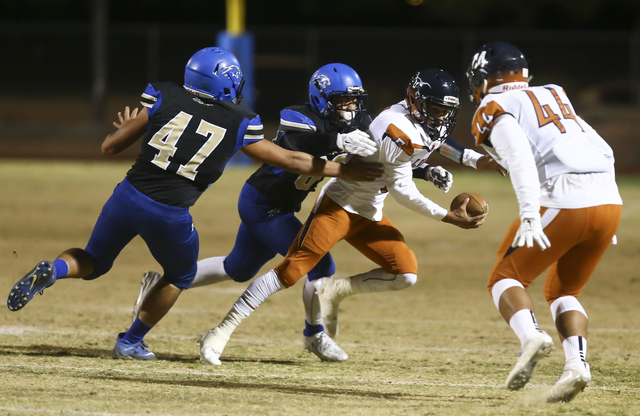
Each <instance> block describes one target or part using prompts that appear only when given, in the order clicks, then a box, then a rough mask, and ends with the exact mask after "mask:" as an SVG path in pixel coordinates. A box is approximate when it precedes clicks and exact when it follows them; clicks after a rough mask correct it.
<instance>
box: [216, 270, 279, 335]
mask: <svg viewBox="0 0 640 416" xmlns="http://www.w3.org/2000/svg"><path fill="white" fill-rule="evenodd" d="M282 289H284V286H282V283H280V279H278V275H277V274H276V272H274V271H273V270H270V271H268V272H267V273H266V274H263V275H262V276H260V277H258V278H257V279H255V280H254V281H253V282H251V284H250V285H249V287H247V289H246V290H245V291H244V293H243V294H242V295H241V296H240V297H239V298H238V300H237V301H236V303H234V304H233V307H232V308H231V310H230V311H229V313H227V316H225V317H224V319H223V320H222V322H220V325H218V328H220V329H221V330H222V331H223V332H225V333H227V335H229V336H231V334H232V333H233V331H234V330H235V329H236V327H237V326H238V325H240V323H241V322H242V321H243V320H245V319H246V318H248V317H249V315H251V314H252V313H253V311H255V310H256V309H257V308H258V306H260V304H262V302H264V301H265V300H266V299H267V298H268V297H269V296H271V295H273V294H274V293H276V292H278V291H280V290H282Z"/></svg>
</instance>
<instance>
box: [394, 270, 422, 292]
mask: <svg viewBox="0 0 640 416" xmlns="http://www.w3.org/2000/svg"><path fill="white" fill-rule="evenodd" d="M394 277H395V279H394V280H393V286H394V288H395V290H403V289H407V288H410V287H411V286H413V285H415V284H416V282H417V281H418V275H417V274H415V273H402V274H396V275H395V276H394Z"/></svg>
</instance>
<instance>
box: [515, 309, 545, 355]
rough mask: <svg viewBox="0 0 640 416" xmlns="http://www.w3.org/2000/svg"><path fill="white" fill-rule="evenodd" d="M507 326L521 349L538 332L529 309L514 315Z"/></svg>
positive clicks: (533, 316)
mask: <svg viewBox="0 0 640 416" xmlns="http://www.w3.org/2000/svg"><path fill="white" fill-rule="evenodd" d="M509 326H510V327H511V329H513V332H515V334H516V336H517V337H518V339H519V340H520V346H521V347H522V346H524V343H525V342H527V340H528V339H529V338H531V336H532V335H533V334H534V333H536V332H538V331H539V330H540V329H539V328H538V322H536V317H535V315H534V314H533V311H531V310H530V309H520V310H519V311H518V312H516V313H514V314H513V316H512V317H511V319H509Z"/></svg>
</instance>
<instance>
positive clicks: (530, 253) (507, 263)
mask: <svg viewBox="0 0 640 416" xmlns="http://www.w3.org/2000/svg"><path fill="white" fill-rule="evenodd" d="M547 211H549V212H548V214H554V213H556V212H557V215H556V216H555V218H553V219H552V220H551V222H550V223H549V224H548V225H547V226H546V227H544V233H545V234H546V235H547V237H548V238H549V241H550V242H551V247H549V248H547V249H546V250H544V251H543V250H540V247H539V246H538V245H537V244H535V243H534V247H530V248H528V247H526V246H524V247H518V248H515V249H514V248H512V247H511V244H512V243H513V239H514V238H515V236H516V232H517V231H518V227H520V219H516V220H515V221H514V222H513V223H512V224H511V227H509V230H508V231H507V234H506V235H505V237H504V239H503V240H502V243H501V244H500V248H499V249H498V261H497V262H496V264H495V266H494V267H493V270H492V271H491V275H490V277H489V284H488V288H489V293H491V288H492V287H493V285H494V284H495V283H496V282H498V281H499V280H502V279H515V280H517V281H519V282H520V283H522V285H523V286H524V287H525V288H527V287H529V285H530V284H531V283H532V282H533V281H534V280H535V278H536V277H538V275H539V274H541V273H542V272H543V271H544V270H545V269H547V268H549V270H548V271H547V277H546V279H545V283H544V289H543V293H544V297H545V299H546V300H547V303H549V304H551V303H552V302H553V301H554V300H556V299H557V298H559V297H561V296H575V297H576V298H577V297H578V296H579V295H580V292H581V291H582V289H584V287H585V285H586V284H587V281H588V280H589V278H591V275H592V274H593V272H594V270H595V269H596V266H597V265H598V263H599V262H600V259H601V258H602V256H603V254H604V252H605V251H606V249H607V247H609V244H611V240H612V239H613V236H614V235H615V234H616V231H617V229H618V225H619V223H620V216H621V214H622V205H599V206H595V207H589V208H579V209H560V210H558V209H553V208H544V207H543V208H542V209H541V210H540V214H541V215H542V217H543V223H545V213H547Z"/></svg>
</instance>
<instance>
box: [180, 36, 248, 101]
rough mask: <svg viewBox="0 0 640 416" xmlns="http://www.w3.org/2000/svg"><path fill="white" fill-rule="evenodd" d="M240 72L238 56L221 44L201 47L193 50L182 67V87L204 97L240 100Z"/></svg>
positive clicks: (241, 78) (242, 83)
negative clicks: (220, 46) (220, 45)
mask: <svg viewBox="0 0 640 416" xmlns="http://www.w3.org/2000/svg"><path fill="white" fill-rule="evenodd" d="M243 86H244V76H243V75H242V69H241V68H240V63H239V62H238V58H236V56H235V55H234V54H233V53H231V52H230V51H228V50H226V49H224V48H218V47H213V48H204V49H201V50H199V51H198V52H196V53H195V54H193V56H192V57H191V59H189V62H187V65H186V67H185V70H184V87H185V88H186V89H187V91H189V92H191V93H192V94H194V95H196V96H198V97H200V98H203V99H207V100H218V101H231V102H233V103H234V104H239V103H240V101H241V100H242V87H243Z"/></svg>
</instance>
